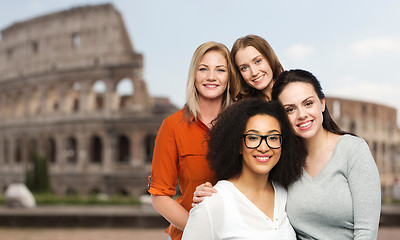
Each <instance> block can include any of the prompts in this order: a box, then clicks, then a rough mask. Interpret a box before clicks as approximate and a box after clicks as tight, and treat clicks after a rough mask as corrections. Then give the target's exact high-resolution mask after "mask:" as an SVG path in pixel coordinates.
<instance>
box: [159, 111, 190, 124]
mask: <svg viewBox="0 0 400 240" xmlns="http://www.w3.org/2000/svg"><path fill="white" fill-rule="evenodd" d="M186 121H187V119H186V117H185V109H184V108H182V109H181V110H179V111H177V112H175V113H173V114H171V115H169V116H168V117H166V118H165V119H164V121H163V124H167V125H170V126H172V125H178V124H179V123H183V122H186Z"/></svg>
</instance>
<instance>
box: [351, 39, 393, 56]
mask: <svg viewBox="0 0 400 240" xmlns="http://www.w3.org/2000/svg"><path fill="white" fill-rule="evenodd" d="M350 49H351V51H352V52H353V53H355V54H357V55H359V56H361V57H369V56H371V55H373V54H379V53H387V52H399V53H400V39H395V38H391V37H380V38H369V39H364V40H361V41H358V42H356V43H354V44H353V45H351V46H350Z"/></svg>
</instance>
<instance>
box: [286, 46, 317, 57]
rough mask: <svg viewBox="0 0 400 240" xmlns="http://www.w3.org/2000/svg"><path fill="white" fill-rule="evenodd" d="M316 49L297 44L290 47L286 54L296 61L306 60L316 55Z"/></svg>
mask: <svg viewBox="0 0 400 240" xmlns="http://www.w3.org/2000/svg"><path fill="white" fill-rule="evenodd" d="M314 51H315V48H314V47H313V46H311V45H304V44H295V45H292V46H291V47H289V48H288V49H287V50H286V51H285V52H286V54H287V55H288V56H289V57H292V58H294V59H304V58H306V57H308V56H309V55H311V54H312V53H314Z"/></svg>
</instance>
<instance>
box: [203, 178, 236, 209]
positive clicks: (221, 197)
mask: <svg viewBox="0 0 400 240" xmlns="http://www.w3.org/2000/svg"><path fill="white" fill-rule="evenodd" d="M214 188H215V189H216V190H217V193H213V194H212V196H211V197H207V198H205V199H204V201H203V202H206V203H207V204H212V205H216V206H218V204H221V203H223V202H224V201H226V200H227V199H230V198H231V195H232V194H233V192H234V189H233V188H234V185H233V183H231V182H229V181H226V180H220V181H218V182H217V183H216V184H215V185H214ZM219 206H221V205H219Z"/></svg>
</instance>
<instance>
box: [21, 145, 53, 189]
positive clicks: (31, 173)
mask: <svg viewBox="0 0 400 240" xmlns="http://www.w3.org/2000/svg"><path fill="white" fill-rule="evenodd" d="M26 186H27V187H28V188H29V189H30V190H31V191H32V192H33V193H49V192H51V187H50V177H49V172H48V168H47V160H46V159H45V158H43V157H41V156H40V155H39V154H37V153H34V156H33V166H32V168H30V169H28V170H27V172H26Z"/></svg>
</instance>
